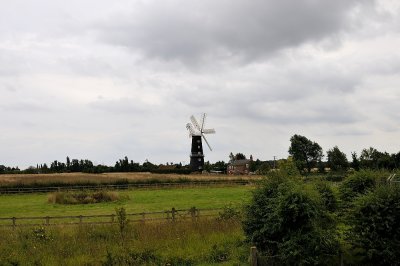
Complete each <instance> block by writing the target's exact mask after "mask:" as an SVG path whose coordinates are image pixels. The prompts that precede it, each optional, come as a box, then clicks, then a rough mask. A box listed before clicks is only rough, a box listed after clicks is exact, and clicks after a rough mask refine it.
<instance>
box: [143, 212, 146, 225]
mask: <svg viewBox="0 0 400 266" xmlns="http://www.w3.org/2000/svg"><path fill="white" fill-rule="evenodd" d="M145 220H146V214H145V213H144V212H142V223H144V222H145Z"/></svg>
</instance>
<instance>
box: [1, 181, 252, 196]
mask: <svg viewBox="0 0 400 266" xmlns="http://www.w3.org/2000/svg"><path fill="white" fill-rule="evenodd" d="M254 182H255V181H251V180H221V181H194V182H193V181H190V182H167V183H131V184H129V183H128V184H118V185H102V184H99V185H86V186H73V185H71V186H51V187H20V188H18V187H0V194H24V193H47V192H54V191H71V190H103V189H112V190H123V189H132V188H144V189H151V188H165V187H171V188H179V187H194V186H218V185H224V186H226V185H248V184H253V183H254Z"/></svg>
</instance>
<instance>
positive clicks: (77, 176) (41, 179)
mask: <svg viewBox="0 0 400 266" xmlns="http://www.w3.org/2000/svg"><path fill="white" fill-rule="evenodd" d="M259 179H261V177H260V176H246V175H222V174H221V175H217V174H215V175H212V174H191V175H180V174H154V173H148V172H140V173H102V174H89V173H59V174H4V175H0V186H2V187H4V186H18V185H24V186H30V185H42V186H44V185H48V186H52V185H54V184H70V185H74V184H88V183H89V184H100V183H102V184H115V183H120V182H129V183H135V182H144V183H146V182H147V183H148V182H179V181H211V180H212V181H214V180H259Z"/></svg>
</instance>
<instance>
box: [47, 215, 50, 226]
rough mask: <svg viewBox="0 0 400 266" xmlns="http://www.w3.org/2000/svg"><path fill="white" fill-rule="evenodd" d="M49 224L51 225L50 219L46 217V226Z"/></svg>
mask: <svg viewBox="0 0 400 266" xmlns="http://www.w3.org/2000/svg"><path fill="white" fill-rule="evenodd" d="M49 224H50V217H49V216H46V225H49Z"/></svg>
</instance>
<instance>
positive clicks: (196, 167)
mask: <svg viewBox="0 0 400 266" xmlns="http://www.w3.org/2000/svg"><path fill="white" fill-rule="evenodd" d="M190 120H191V121H192V123H187V124H186V128H187V129H188V130H189V137H191V138H192V149H191V153H190V168H191V169H192V171H203V168H204V154H203V145H202V139H204V141H205V142H206V144H207V146H208V148H209V149H210V151H212V149H211V146H210V144H209V143H208V141H207V139H206V136H205V135H204V134H214V133H215V130H214V129H213V128H211V129H205V128H204V124H205V121H206V114H203V117H202V119H201V126H200V124H199V123H198V122H197V120H196V118H195V117H194V116H193V115H192V116H191V117H190Z"/></svg>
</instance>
